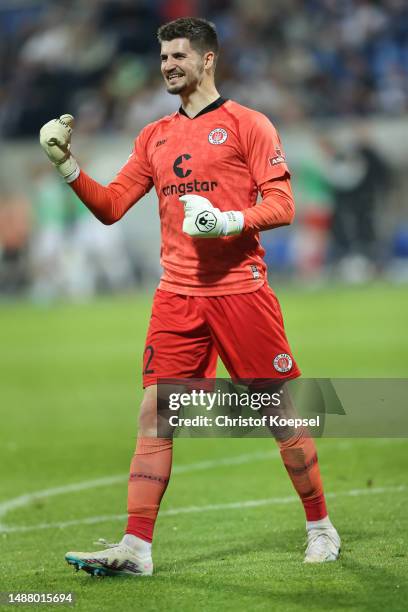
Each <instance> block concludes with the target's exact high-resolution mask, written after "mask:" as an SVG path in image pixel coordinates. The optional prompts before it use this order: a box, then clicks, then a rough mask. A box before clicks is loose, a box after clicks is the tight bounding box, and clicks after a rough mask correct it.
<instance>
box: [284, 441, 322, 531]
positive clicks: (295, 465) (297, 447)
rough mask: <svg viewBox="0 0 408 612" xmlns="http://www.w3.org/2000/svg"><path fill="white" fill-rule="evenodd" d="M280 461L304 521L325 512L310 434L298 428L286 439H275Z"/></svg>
mask: <svg viewBox="0 0 408 612" xmlns="http://www.w3.org/2000/svg"><path fill="white" fill-rule="evenodd" d="M278 444H279V448H280V453H281V456H282V460H283V463H284V465H285V467H286V470H287V472H288V474H289V476H290V479H291V481H292V483H293V486H294V487H295V489H296V491H297V493H298V495H299V497H300V499H301V500H302V504H303V507H304V509H305V512H306V519H307V520H308V521H319V520H321V519H322V518H324V517H325V516H327V509H326V502H325V499H324V494H323V483H322V479H321V476H320V470H319V464H318V461H317V453H316V446H315V443H314V440H313V438H311V437H310V436H309V434H308V433H307V432H306V431H305V430H302V429H299V430H298V431H297V432H296V433H295V434H294V435H293V436H291V437H290V438H288V439H287V440H284V441H280V440H278Z"/></svg>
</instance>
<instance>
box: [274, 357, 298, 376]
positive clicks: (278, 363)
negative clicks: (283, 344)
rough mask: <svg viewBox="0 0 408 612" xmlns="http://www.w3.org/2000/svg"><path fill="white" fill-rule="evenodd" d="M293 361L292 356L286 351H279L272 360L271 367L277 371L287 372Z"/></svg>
mask: <svg viewBox="0 0 408 612" xmlns="http://www.w3.org/2000/svg"><path fill="white" fill-rule="evenodd" d="M292 365H293V361H292V357H291V356H290V355H288V354H287V353H280V354H279V355H276V357H275V359H274V360H273V367H274V368H275V370H277V371H278V372H289V370H291V369H292Z"/></svg>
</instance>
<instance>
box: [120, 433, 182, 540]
mask: <svg viewBox="0 0 408 612" xmlns="http://www.w3.org/2000/svg"><path fill="white" fill-rule="evenodd" d="M172 454H173V440H170V439H166V438H138V440H137V445H136V451H135V454H134V455H133V459H132V462H131V464H130V476H129V484H128V514H129V517H128V524H127V528H126V533H131V534H132V535H135V536H137V537H139V538H141V539H142V540H145V541H146V542H151V541H152V538H153V529H154V524H155V522H156V518H157V513H158V511H159V506H160V502H161V499H162V497H163V495H164V492H165V490H166V488H167V484H168V482H169V478H170V471H171V461H172Z"/></svg>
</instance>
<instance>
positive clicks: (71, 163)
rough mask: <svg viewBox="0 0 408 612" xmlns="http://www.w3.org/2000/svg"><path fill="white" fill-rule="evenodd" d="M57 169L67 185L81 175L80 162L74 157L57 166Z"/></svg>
mask: <svg viewBox="0 0 408 612" xmlns="http://www.w3.org/2000/svg"><path fill="white" fill-rule="evenodd" d="M55 167H56V168H57V170H58V172H59V173H60V175H61V176H62V178H63V179H64V180H65V182H66V183H72V182H73V181H75V179H77V178H78V176H79V173H80V168H79V166H78V162H77V160H76V159H75V158H74V157H72V155H70V156H69V157H68V159H66V160H65V161H64V162H62V164H55Z"/></svg>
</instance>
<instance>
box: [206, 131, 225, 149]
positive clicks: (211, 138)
mask: <svg viewBox="0 0 408 612" xmlns="http://www.w3.org/2000/svg"><path fill="white" fill-rule="evenodd" d="M227 138H228V133H227V130H224V128H215V129H214V130H211V132H210V133H209V134H208V142H210V143H211V144H214V145H220V144H223V143H224V142H225V141H226V140H227Z"/></svg>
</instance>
